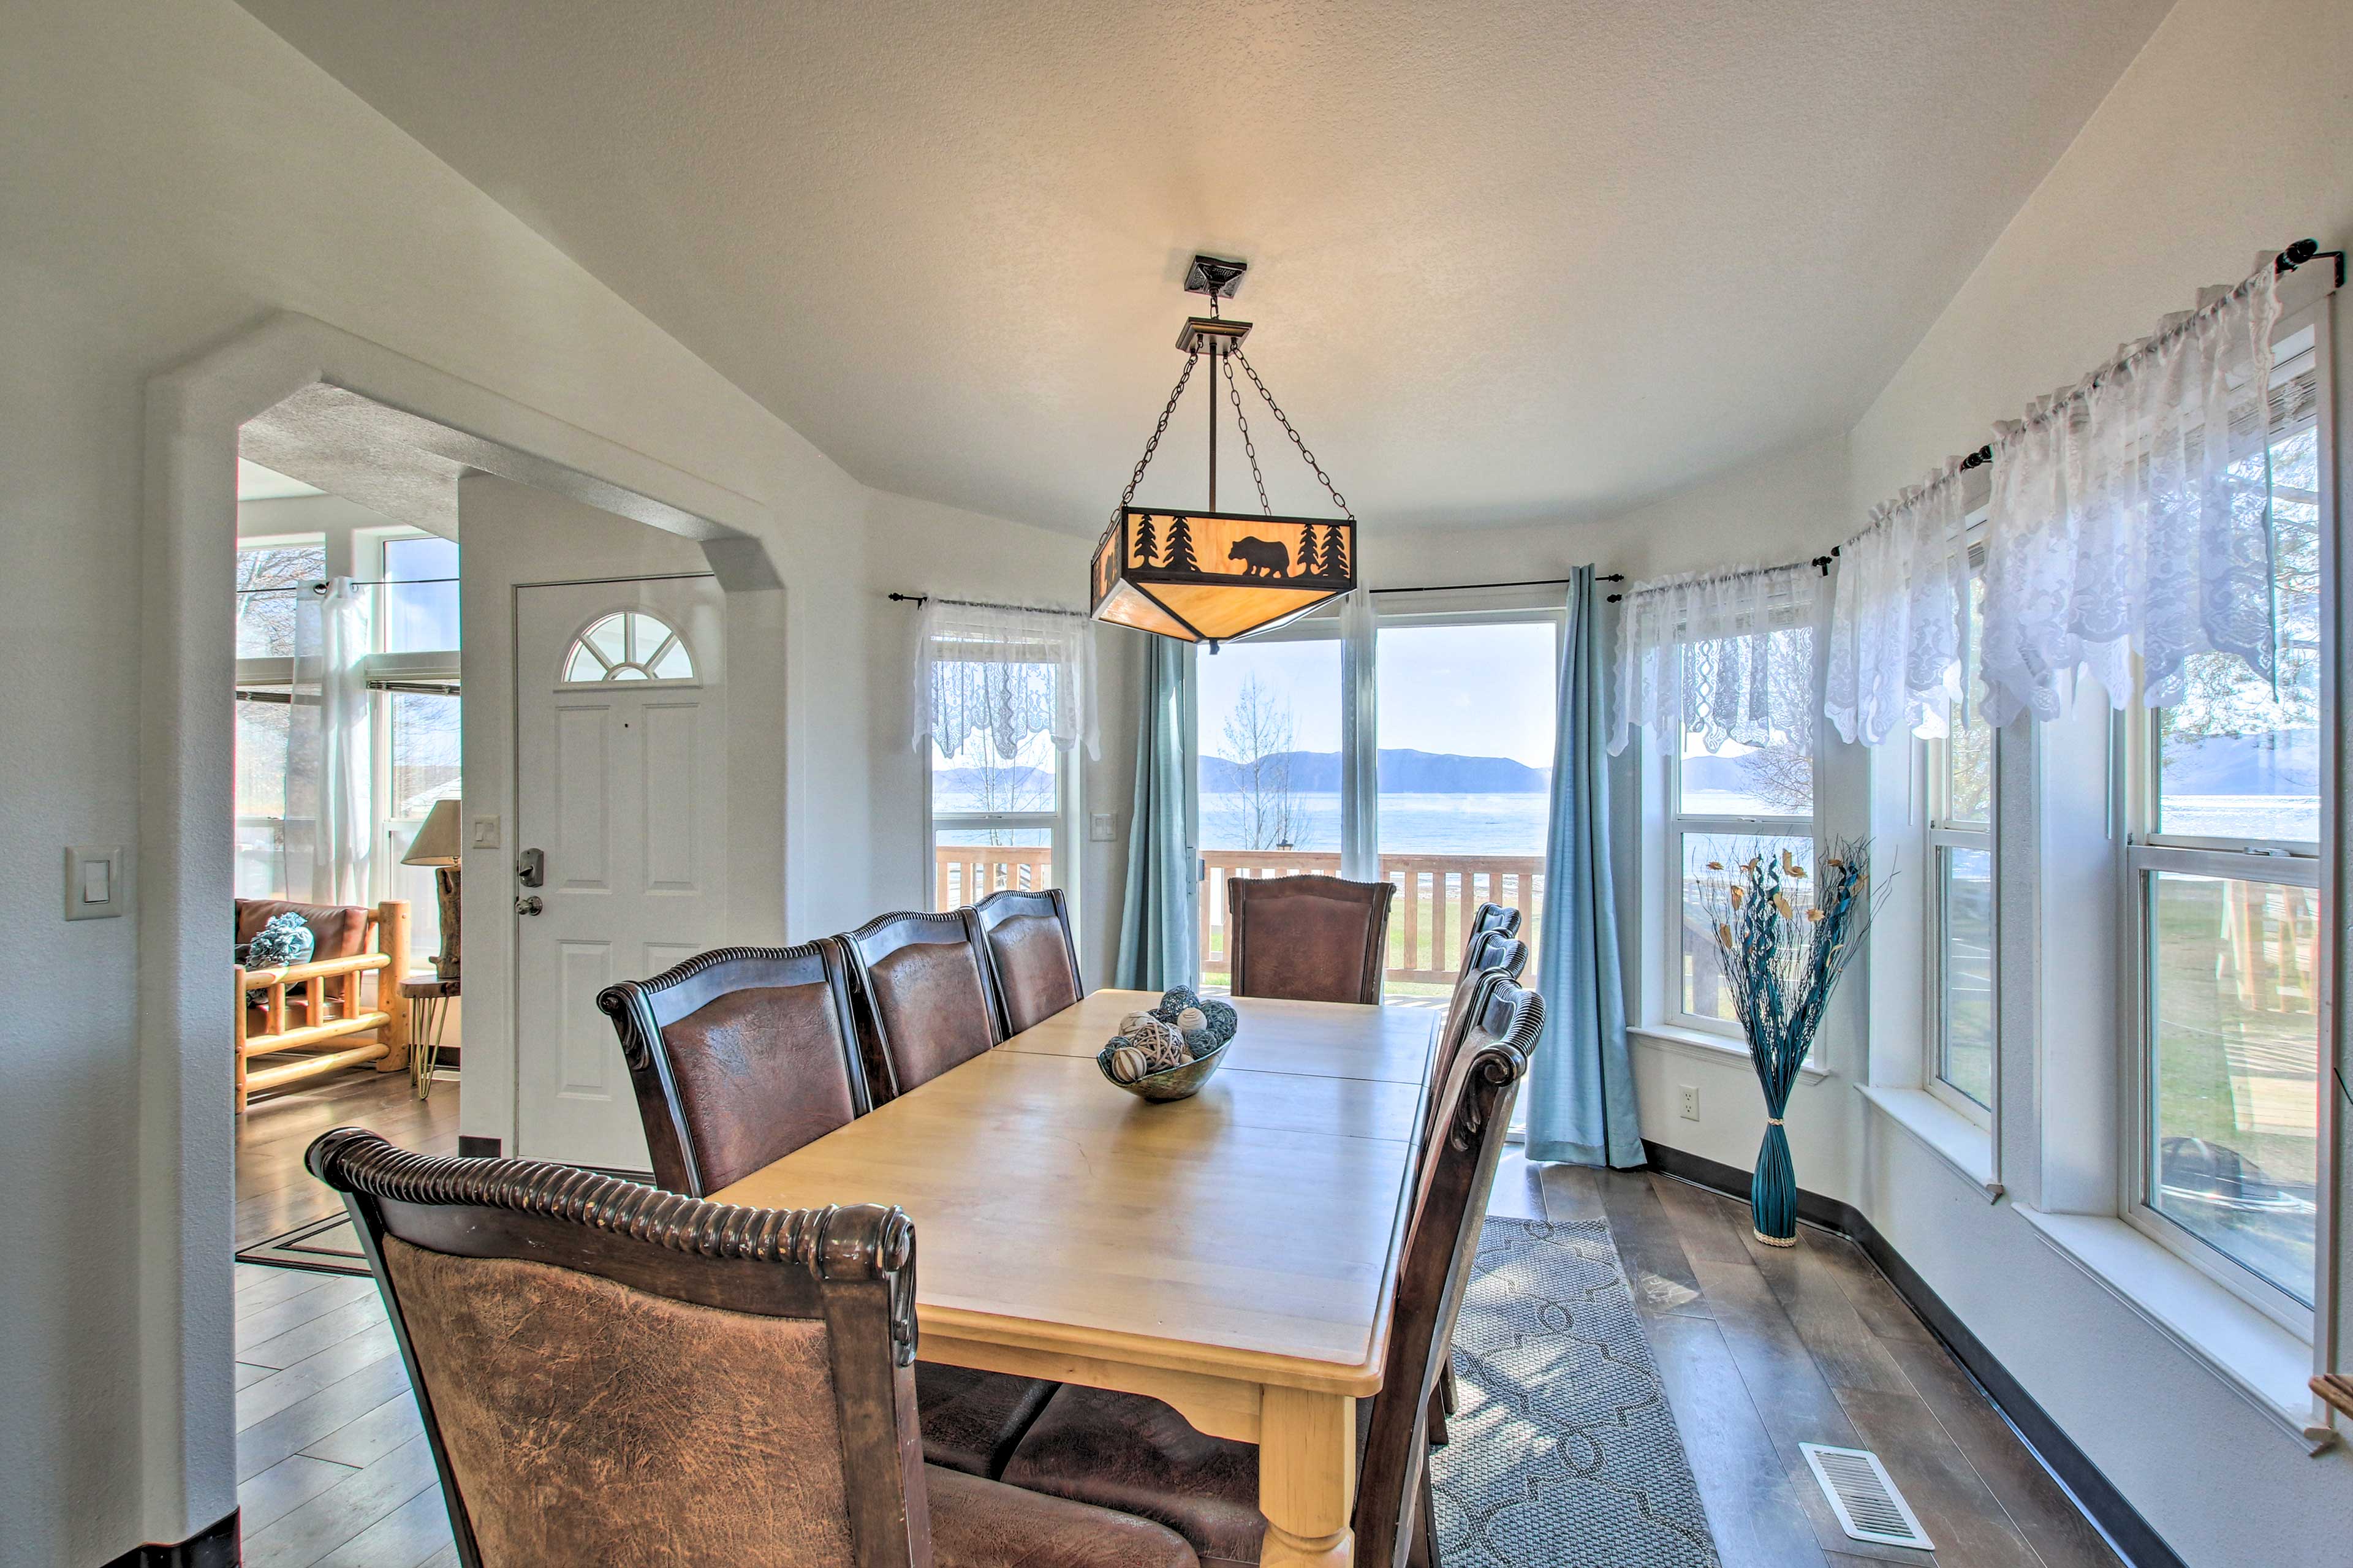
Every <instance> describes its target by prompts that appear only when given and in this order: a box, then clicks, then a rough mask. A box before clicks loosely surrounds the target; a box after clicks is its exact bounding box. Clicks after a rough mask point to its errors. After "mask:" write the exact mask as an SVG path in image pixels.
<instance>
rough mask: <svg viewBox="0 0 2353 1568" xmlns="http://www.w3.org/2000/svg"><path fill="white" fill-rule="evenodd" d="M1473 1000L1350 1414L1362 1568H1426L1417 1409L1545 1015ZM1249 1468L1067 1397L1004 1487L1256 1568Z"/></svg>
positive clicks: (1474, 1247) (1131, 1397)
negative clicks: (1391, 1290)
mask: <svg viewBox="0 0 2353 1568" xmlns="http://www.w3.org/2000/svg"><path fill="white" fill-rule="evenodd" d="M1482 991H1483V994H1484V997H1485V1000H1484V1003H1483V1005H1482V1010H1481V1012H1480V1014H1479V1016H1477V1018H1475V1019H1474V1020H1473V1022H1472V1026H1471V1030H1470V1033H1469V1036H1468V1038H1467V1039H1466V1040H1465V1042H1464V1046H1463V1049H1462V1052H1461V1055H1460V1057H1459V1058H1457V1059H1456V1062H1455V1065H1454V1070H1453V1072H1452V1073H1451V1075H1450V1076H1449V1078H1448V1079H1447V1083H1446V1088H1445V1092H1444V1095H1443V1097H1442V1098H1443V1102H1444V1104H1445V1107H1446V1113H1445V1116H1444V1118H1443V1126H1444V1129H1445V1137H1444V1139H1443V1141H1442V1142H1440V1144H1439V1145H1438V1155H1437V1158H1435V1159H1433V1160H1430V1161H1429V1162H1427V1163H1424V1165H1423V1166H1422V1167H1421V1170H1420V1173H1419V1186H1418V1188H1417V1189H1416V1195H1415V1198H1414V1204H1413V1211H1412V1217H1411V1219H1410V1221H1409V1225H1408V1227H1407V1231H1406V1243H1405V1253H1404V1256H1403V1258H1401V1259H1400V1260H1399V1262H1398V1285H1397V1298H1396V1305H1395V1307H1394V1309H1393V1312H1394V1316H1393V1317H1392V1319H1391V1322H1390V1333H1389V1340H1388V1362H1387V1364H1386V1365H1385V1366H1384V1367H1383V1369H1382V1382H1381V1391H1380V1393H1378V1394H1376V1395H1374V1396H1373V1398H1372V1399H1371V1400H1370V1401H1369V1402H1367V1403H1366V1405H1359V1406H1358V1409H1359V1415H1360V1420H1359V1426H1358V1439H1359V1446H1358V1449H1357V1454H1358V1467H1359V1468H1358V1470H1357V1480H1356V1510H1355V1514H1354V1516H1353V1518H1352V1520H1351V1521H1350V1524H1351V1528H1352V1529H1353V1530H1354V1531H1355V1533H1356V1562H1357V1563H1359V1564H1361V1565H1362V1568H1401V1565H1404V1564H1408V1563H1411V1564H1417V1565H1423V1564H1431V1563H1434V1562H1435V1556H1436V1554H1435V1551H1434V1542H1433V1539H1432V1534H1431V1523H1430V1475H1429V1439H1428V1419H1429V1411H1430V1407H1431V1404H1432V1399H1433V1395H1434V1394H1435V1393H1436V1389H1437V1383H1438V1376H1439V1369H1440V1366H1441V1365H1442V1364H1443V1363H1444V1361H1445V1357H1446V1354H1447V1347H1448V1346H1449V1345H1450V1344H1451V1342H1452V1340H1453V1335H1454V1320H1455V1315H1456V1313H1457V1311H1458V1310H1459V1309H1460V1307H1461V1300H1462V1293H1463V1289H1464V1288H1465V1287H1466V1286H1467V1285H1468V1283H1469V1281H1470V1276H1471V1265H1472V1261H1473V1260H1474V1258H1476V1257H1477V1254H1478V1250H1479V1232H1480V1226H1481V1224H1482V1221H1483V1220H1484V1218H1485V1215H1486V1209H1487V1197H1488V1194H1489V1192H1490V1190H1491V1189H1492V1188H1493V1184H1494V1178H1495V1166H1496V1163H1497V1162H1498V1161H1499V1160H1500V1159H1501V1158H1502V1155H1503V1149H1504V1133H1505V1131H1508V1129H1509V1128H1510V1126H1511V1121H1512V1102H1513V1100H1514V1096H1515V1095H1516V1094H1517V1093H1518V1089H1519V1083H1520V1079H1522V1078H1523V1077H1525V1075H1526V1073H1527V1067H1528V1056H1529V1054H1530V1053H1531V1052H1532V1051H1534V1050H1535V1045H1536V1038H1537V1036H1538V1035H1539V1034H1540V1033H1541V1032H1542V1030H1543V1027H1544V1003H1543V1001H1542V1000H1541V999H1540V998H1539V997H1538V996H1537V995H1536V994H1535V993H1534V992H1532V991H1525V990H1523V989H1521V988H1520V987H1519V986H1517V985H1515V984H1512V983H1511V982H1510V981H1509V980H1507V979H1504V978H1503V977H1502V976H1500V975H1498V976H1493V977H1491V979H1490V981H1489V982H1488V983H1487V984H1485V985H1484V986H1483V987H1482ZM1258 1466H1259V1456H1258V1450H1257V1449H1256V1448H1255V1447H1252V1446H1251V1445H1250V1444H1248V1443H1237V1442H1233V1441H1230V1440H1229V1439H1226V1438H1221V1437H1211V1436H1205V1435H1204V1434H1202V1433H1200V1432H1198V1431H1196V1430H1195V1429H1194V1428H1193V1426H1191V1425H1190V1424H1189V1423H1187V1421H1186V1420H1185V1418H1184V1417H1183V1416H1181V1415H1177V1414H1176V1411H1174V1410H1172V1409H1170V1408H1169V1407H1168V1406H1167V1405H1164V1404H1162V1403H1161V1402H1160V1401H1158V1400H1155V1399H1147V1398H1144V1397H1143V1396H1141V1395H1137V1394H1114V1393H1111V1392H1108V1391H1106V1390H1103V1389H1094V1388H1082V1387H1081V1386H1079V1385H1078V1384H1064V1385H1063V1387H1062V1390H1061V1392H1060V1393H1059V1394H1055V1396H1054V1399H1053V1402H1052V1403H1051V1404H1050V1405H1047V1406H1046V1414H1045V1415H1041V1416H1039V1419H1038V1424H1037V1425H1036V1426H1033V1427H1031V1428H1030V1429H1029V1436H1026V1437H1024V1438H1023V1439H1022V1440H1021V1446H1020V1447H1019V1448H1018V1449H1017V1450H1015V1452H1014V1456H1013V1463H1012V1464H1011V1465H1009V1466H1008V1467H1007V1468H1006V1471H1005V1479H1007V1480H1008V1481H1010V1482H1013V1483H1014V1484H1016V1485H1018V1486H1023V1487H1029V1488H1031V1489H1036V1490H1039V1491H1043V1492H1051V1493H1053V1494H1054V1495H1056V1496H1058V1497H1063V1498H1068V1499H1071V1500H1074V1501H1082V1502H1092V1503H1095V1504H1097V1505H1098V1506H1101V1507H1108V1508H1114V1509H1117V1510H1120V1511H1122V1512H1125V1513H1134V1514H1138V1515H1141V1516H1142V1517H1144V1518H1146V1519H1153V1520H1157V1521H1160V1522H1161V1523H1163V1524H1166V1525H1167V1526H1169V1527H1170V1528H1171V1529H1174V1530H1176V1531H1177V1532H1178V1533H1179V1534H1181V1535H1183V1536H1184V1537H1185V1539H1186V1540H1187V1541H1188V1542H1191V1543H1192V1545H1193V1548H1194V1550H1195V1551H1196V1552H1199V1553H1200V1557H1201V1561H1202V1562H1203V1563H1206V1564H1229V1563H1257V1562H1258V1560H1259V1547H1260V1544H1261V1539H1262V1537H1263V1536H1264V1533H1265V1529H1266V1521H1265V1519H1264V1517H1263V1516H1262V1515H1261V1514H1260V1513H1259V1511H1258Z"/></svg>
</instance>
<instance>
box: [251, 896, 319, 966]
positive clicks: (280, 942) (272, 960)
mask: <svg viewBox="0 0 2353 1568" xmlns="http://www.w3.org/2000/svg"><path fill="white" fill-rule="evenodd" d="M318 947H319V939H318V938H317V937H315V936H313V935H311V928H310V927H309V926H306V925H304V924H303V923H302V917H301V915H298V914H296V913H295V912H294V911H293V910H287V911H286V912H285V913H284V914H282V915H278V916H274V917H272V919H271V920H270V921H269V924H268V925H266V926H263V927H262V928H261V930H260V931H258V932H256V933H255V935H254V938H253V941H252V942H250V943H248V945H247V947H246V954H245V966H246V967H247V968H248V969H281V968H284V967H286V966H287V965H289V964H295V963H310V962H311V953H313V952H317V951H318Z"/></svg>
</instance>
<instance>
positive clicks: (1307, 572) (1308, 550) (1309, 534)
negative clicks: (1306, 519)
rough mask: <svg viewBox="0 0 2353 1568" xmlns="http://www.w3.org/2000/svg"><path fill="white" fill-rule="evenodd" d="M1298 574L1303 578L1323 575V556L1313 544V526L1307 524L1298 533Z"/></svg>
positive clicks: (1319, 549)
mask: <svg viewBox="0 0 2353 1568" xmlns="http://www.w3.org/2000/svg"><path fill="white" fill-rule="evenodd" d="M1299 574H1300V575H1301V576H1303V577H1321V576H1322V575H1324V555H1323V551H1322V549H1321V547H1320V546H1318V545H1317V543H1316V542H1315V525H1314V523H1312V522H1311V523H1309V524H1308V525H1307V526H1306V527H1304V528H1303V529H1301V530H1300V531H1299Z"/></svg>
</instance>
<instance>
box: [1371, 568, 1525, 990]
mask: <svg viewBox="0 0 2353 1568" xmlns="http://www.w3.org/2000/svg"><path fill="white" fill-rule="evenodd" d="M1429 597H1430V596H1428V595H1417V598H1419V599H1421V600H1423V601H1424V602H1425V603H1426V602H1427V600H1428V598H1429ZM1385 609H1386V607H1385ZM1560 628H1561V616H1560V615H1559V614H1558V612H1556V611H1549V610H1541V611H1533V612H1531V611H1524V610H1523V611H1483V612H1470V613H1455V614H1446V613H1443V612H1440V613H1434V614H1433V613H1429V612H1427V611H1425V612H1424V613H1422V614H1419V615H1407V616H1394V617H1393V616H1388V614H1386V613H1385V614H1384V615H1383V617H1382V620H1381V626H1380V632H1379V647H1380V658H1379V676H1378V679H1379V691H1380V797H1379V812H1380V851H1381V874H1382V875H1383V876H1385V877H1387V878H1388V879H1389V880H1390V881H1391V882H1394V883H1395V884H1397V889H1398V896H1397V902H1396V904H1395V906H1394V912H1393V913H1392V915H1391V917H1390V921H1389V967H1388V994H1390V995H1391V996H1393V997H1409V996H1414V995H1430V996H1442V995H1444V994H1446V992H1447V990H1448V989H1449V988H1450V987H1451V985H1452V984H1453V983H1454V978H1455V975H1456V973H1457V972H1458V971H1459V970H1460V969H1461V963H1462V948H1463V943H1464V942H1465V941H1466V940H1467V938H1468V936H1469V932H1470V923H1471V915H1472V911H1473V910H1476V909H1477V908H1478V906H1479V905H1480V904H1482V903H1497V904H1506V905H1509V906H1511V907H1513V908H1514V909H1517V910H1520V912H1521V916H1522V925H1521V935H1522V936H1523V937H1524V938H1525V939H1526V940H1527V941H1528V942H1529V944H1530V946H1532V947H1533V946H1534V945H1535V932H1536V931H1537V929H1538V928H1539V927H1540V926H1541V924H1542V918H1543V901H1544V898H1543V895H1544V857H1545V833H1546V826H1547V825H1548V822H1549V819H1550V811H1551V803H1552V795H1551V783H1552V746H1553V724H1554V719H1555V714H1556V708H1555V703H1554V700H1553V684H1554V681H1555V680H1556V671H1557V668H1558V666H1559V641H1560Z"/></svg>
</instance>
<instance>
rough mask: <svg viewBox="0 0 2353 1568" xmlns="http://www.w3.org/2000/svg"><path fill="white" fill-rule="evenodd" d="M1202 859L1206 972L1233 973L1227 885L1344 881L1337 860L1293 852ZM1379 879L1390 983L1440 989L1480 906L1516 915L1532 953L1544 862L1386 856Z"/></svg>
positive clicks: (1216, 852)
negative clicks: (1305, 877)
mask: <svg viewBox="0 0 2353 1568" xmlns="http://www.w3.org/2000/svg"><path fill="white" fill-rule="evenodd" d="M1202 858H1203V859H1204V860H1205V861H1207V862H1208V878H1207V879H1206V880H1204V881H1203V882H1202V884H1201V973H1203V974H1204V975H1205V976H1206V975H1215V976H1223V975H1226V974H1227V973H1230V970H1229V965H1228V963H1227V960H1226V883H1227V881H1228V880H1229V879H1231V878H1234V877H1295V876H1298V875H1299V874H1301V873H1302V872H1321V873H1323V874H1324V875H1325V876H1328V877H1336V876H1338V875H1339V874H1340V858H1339V857H1338V856H1337V855H1328V854H1311V853H1305V852H1301V851H1295V850H1288V849H1212V850H1209V851H1208V852H1207V853H1205V854H1204V855H1203V857H1202ZM1381 874H1382V875H1383V876H1385V877H1387V878H1388V879H1389V880H1390V881H1391V882H1393V883H1395V884H1396V885H1397V889H1398V893H1397V898H1396V900H1394V901H1393V902H1392V903H1391V904H1390V906H1389V954H1388V968H1387V970H1386V971H1385V973H1386V974H1387V977H1388V979H1391V980H1395V981H1400V982H1407V983H1412V984H1437V985H1443V984H1450V983H1451V982H1452V981H1453V979H1454V975H1455V972H1456V971H1457V969H1459V968H1460V967H1461V963H1462V944H1463V942H1464V941H1465V940H1466V939H1467V938H1468V936H1469V933H1470V930H1471V915H1472V911H1473V910H1476V909H1477V908H1478V907H1479V906H1480V905H1481V904H1482V903H1496V904H1509V905H1512V906H1514V908H1516V909H1518V910H1519V911H1520V913H1521V917H1522V921H1521V926H1520V936H1521V938H1522V940H1524V941H1525V942H1527V944H1528V947H1529V949H1530V950H1531V952H1533V951H1534V949H1535V945H1536V939H1537V933H1538V932H1539V931H1541V929H1542V926H1543V921H1544V861H1543V860H1542V859H1541V858H1539V857H1537V856H1534V855H1384V856H1382V857H1381Z"/></svg>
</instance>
